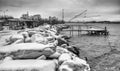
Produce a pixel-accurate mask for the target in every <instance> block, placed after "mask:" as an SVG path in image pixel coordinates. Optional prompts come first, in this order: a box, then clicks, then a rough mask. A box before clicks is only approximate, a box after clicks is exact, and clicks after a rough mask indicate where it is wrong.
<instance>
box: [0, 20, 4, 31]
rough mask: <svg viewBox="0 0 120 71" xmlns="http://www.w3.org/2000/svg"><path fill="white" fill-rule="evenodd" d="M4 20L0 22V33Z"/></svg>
mask: <svg viewBox="0 0 120 71" xmlns="http://www.w3.org/2000/svg"><path fill="white" fill-rule="evenodd" d="M3 24H4V20H0V31H1V30H3Z"/></svg>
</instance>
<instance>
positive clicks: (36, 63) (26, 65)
mask: <svg viewBox="0 0 120 71" xmlns="http://www.w3.org/2000/svg"><path fill="white" fill-rule="evenodd" d="M56 68H57V61H56V60H10V61H4V62H2V63H1V64H0V71H18V70H19V71H21V70H22V71H56Z"/></svg>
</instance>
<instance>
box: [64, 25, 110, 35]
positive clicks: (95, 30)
mask: <svg viewBox="0 0 120 71" xmlns="http://www.w3.org/2000/svg"><path fill="white" fill-rule="evenodd" d="M67 26H69V28H68V29H64V30H63V31H69V32H70V36H73V35H74V34H73V33H74V32H77V33H78V36H79V35H81V32H83V31H84V32H87V35H105V36H106V35H108V34H109V32H108V30H107V28H106V27H105V28H101V27H98V26H95V25H67Z"/></svg>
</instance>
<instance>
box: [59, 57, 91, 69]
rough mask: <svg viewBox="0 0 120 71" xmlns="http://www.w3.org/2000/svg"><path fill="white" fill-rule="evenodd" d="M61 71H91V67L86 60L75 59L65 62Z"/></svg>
mask: <svg viewBox="0 0 120 71" xmlns="http://www.w3.org/2000/svg"><path fill="white" fill-rule="evenodd" d="M59 71H90V67H89V65H88V64H87V62H86V61H85V60H82V59H80V58H78V59H76V58H75V60H66V61H64V62H63V63H62V64H61V66H60V67H59Z"/></svg>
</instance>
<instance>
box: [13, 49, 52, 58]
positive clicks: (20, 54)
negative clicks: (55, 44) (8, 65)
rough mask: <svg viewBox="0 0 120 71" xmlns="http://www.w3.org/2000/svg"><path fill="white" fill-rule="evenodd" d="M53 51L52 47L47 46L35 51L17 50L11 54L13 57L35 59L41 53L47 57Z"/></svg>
mask: <svg viewBox="0 0 120 71" xmlns="http://www.w3.org/2000/svg"><path fill="white" fill-rule="evenodd" d="M53 53H54V51H53V50H52V49H50V48H47V49H45V50H43V51H35V50H34V51H33V50H31V51H29V50H27V51H19V52H15V53H12V55H14V59H36V58H38V57H40V56H41V55H44V56H45V57H49V56H50V55H52V54H53Z"/></svg>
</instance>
